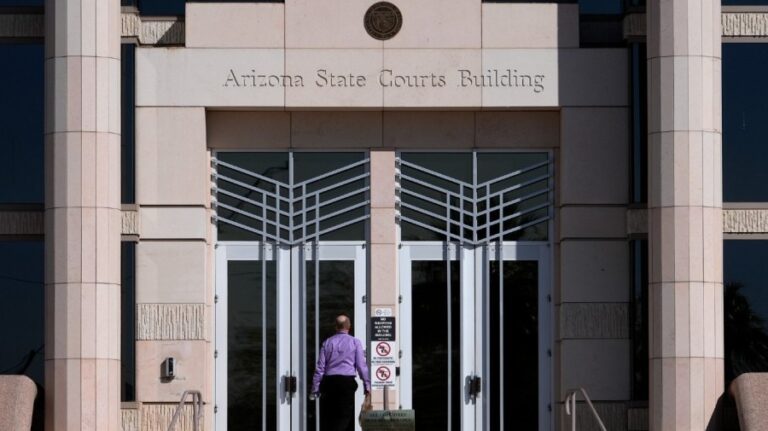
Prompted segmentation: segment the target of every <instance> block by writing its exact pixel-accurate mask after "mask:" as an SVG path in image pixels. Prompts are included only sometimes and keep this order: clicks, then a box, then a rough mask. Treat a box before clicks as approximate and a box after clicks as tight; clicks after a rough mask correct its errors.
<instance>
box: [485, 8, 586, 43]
mask: <svg viewBox="0 0 768 431" xmlns="http://www.w3.org/2000/svg"><path fill="white" fill-rule="evenodd" d="M482 8H483V25H482V27H483V48H485V49H487V48H578V47H579V8H578V6H577V5H575V4H555V3H544V4H540V3H522V4H508V3H483V5H482Z"/></svg>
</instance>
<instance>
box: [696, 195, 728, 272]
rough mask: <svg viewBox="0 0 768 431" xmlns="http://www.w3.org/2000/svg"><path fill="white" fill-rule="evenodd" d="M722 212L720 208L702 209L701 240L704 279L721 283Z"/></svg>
mask: <svg viewBox="0 0 768 431" xmlns="http://www.w3.org/2000/svg"><path fill="white" fill-rule="evenodd" d="M722 225H723V212H722V210H721V209H720V208H703V209H702V233H701V236H702V240H703V246H704V250H703V256H702V257H703V261H704V281H705V282H709V283H722V280H723V265H722V262H723V247H722V242H723V241H722V240H723V233H722V232H723V229H722Z"/></svg>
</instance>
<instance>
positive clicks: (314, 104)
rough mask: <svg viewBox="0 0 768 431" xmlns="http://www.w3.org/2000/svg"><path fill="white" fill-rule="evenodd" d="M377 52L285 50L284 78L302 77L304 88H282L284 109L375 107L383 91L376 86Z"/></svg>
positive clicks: (379, 65) (379, 57)
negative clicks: (285, 75) (291, 76)
mask: <svg viewBox="0 0 768 431" xmlns="http://www.w3.org/2000/svg"><path fill="white" fill-rule="evenodd" d="M382 65H383V55H382V52H381V50H375V49H323V50H320V49H289V50H287V51H286V53H285V71H286V74H288V75H298V76H302V77H303V78H304V86H299V87H287V88H286V89H285V105H286V107H288V108H345V107H347V108H348V107H360V108H377V109H380V108H381V106H382V100H383V97H384V92H383V89H382V87H381V85H379V73H380V71H381V69H382Z"/></svg>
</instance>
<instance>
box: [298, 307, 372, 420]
mask: <svg viewBox="0 0 768 431" xmlns="http://www.w3.org/2000/svg"><path fill="white" fill-rule="evenodd" d="M351 326H352V323H351V322H350V321H349V317H348V316H347V315H346V314H340V315H338V316H336V334H335V335H333V336H331V337H329V338H328V339H327V340H325V341H324V342H323V345H322V347H320V354H319V355H318V356H317V366H316V367H315V375H314V377H313V378H312V395H313V396H314V397H315V398H317V396H318V394H319V395H321V396H320V431H354V429H355V391H356V390H357V382H355V372H357V374H358V375H359V376H360V378H361V379H362V380H363V385H364V390H365V394H366V395H368V393H369V392H370V390H371V379H370V377H369V376H368V364H367V363H366V362H365V354H364V352H363V345H362V344H361V343H360V340H358V339H357V338H355V337H353V336H351V335H349V329H350V327H351Z"/></svg>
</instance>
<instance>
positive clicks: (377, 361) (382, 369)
mask: <svg viewBox="0 0 768 431" xmlns="http://www.w3.org/2000/svg"><path fill="white" fill-rule="evenodd" d="M370 352H371V370H372V373H371V374H372V379H371V380H372V381H371V385H372V386H373V387H374V388H379V389H381V388H384V387H389V388H394V387H395V374H396V373H395V370H396V367H397V355H398V350H397V343H396V342H394V341H372V342H371V350H370Z"/></svg>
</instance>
